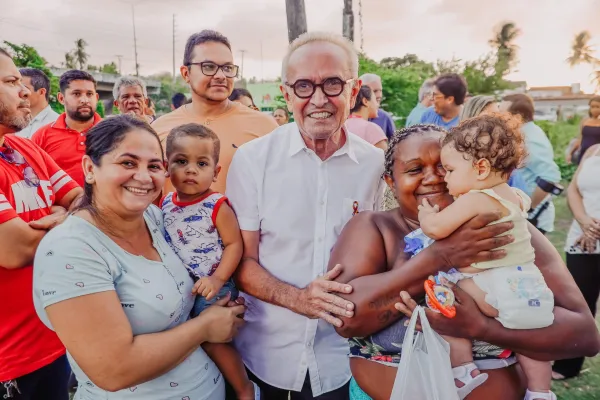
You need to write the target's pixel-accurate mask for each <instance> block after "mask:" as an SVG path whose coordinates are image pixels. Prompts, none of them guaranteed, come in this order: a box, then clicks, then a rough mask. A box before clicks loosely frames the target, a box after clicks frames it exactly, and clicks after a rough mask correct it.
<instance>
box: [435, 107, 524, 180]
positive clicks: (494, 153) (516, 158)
mask: <svg viewBox="0 0 600 400" xmlns="http://www.w3.org/2000/svg"><path fill="white" fill-rule="evenodd" d="M521 125H522V119H521V118H520V117H519V116H517V115H510V114H508V113H494V114H488V115H480V116H477V117H474V118H469V119H467V120H465V121H463V122H461V123H460V124H459V125H458V126H456V127H454V128H452V129H451V130H450V132H449V133H448V135H446V136H445V137H444V139H443V140H442V147H444V146H446V145H450V144H451V145H452V146H454V148H455V149H456V150H457V151H458V152H460V153H463V155H464V157H465V159H466V160H472V161H473V163H476V162H477V161H478V160H481V159H482V158H484V159H486V160H488V161H489V162H490V165H491V167H492V171H496V172H501V173H502V176H504V177H506V178H508V177H509V176H510V174H511V172H512V171H513V170H514V169H516V168H519V167H520V166H521V163H522V161H523V159H524V158H525V156H526V152H525V140H524V138H523V134H522V133H521Z"/></svg>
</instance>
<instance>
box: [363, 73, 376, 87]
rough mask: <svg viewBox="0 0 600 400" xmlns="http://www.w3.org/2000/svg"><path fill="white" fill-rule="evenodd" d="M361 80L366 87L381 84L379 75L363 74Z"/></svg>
mask: <svg viewBox="0 0 600 400" xmlns="http://www.w3.org/2000/svg"><path fill="white" fill-rule="evenodd" d="M360 80H361V81H362V83H363V84H365V85H368V84H369V83H371V82H379V83H381V77H380V76H379V75H377V74H372V73H367V74H362V75H361V76H360Z"/></svg>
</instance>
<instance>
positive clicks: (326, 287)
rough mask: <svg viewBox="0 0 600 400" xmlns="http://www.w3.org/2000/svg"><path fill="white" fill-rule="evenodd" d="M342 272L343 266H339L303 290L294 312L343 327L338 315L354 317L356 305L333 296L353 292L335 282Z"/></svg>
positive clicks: (294, 306)
mask: <svg viewBox="0 0 600 400" xmlns="http://www.w3.org/2000/svg"><path fill="white" fill-rule="evenodd" d="M341 272H342V266H341V265H339V264H338V265H336V266H335V267H334V268H333V269H332V270H331V271H329V272H327V273H326V274H325V275H323V276H320V277H318V278H317V279H315V280H314V281H312V282H311V283H310V284H309V285H308V286H307V287H305V288H304V289H301V290H300V295H299V298H298V299H297V301H296V302H295V303H296V304H294V305H293V309H292V311H294V312H295V313H297V314H301V315H304V316H306V317H308V318H313V319H315V318H321V319H323V320H325V321H327V322H329V323H330V324H332V325H335V326H337V327H341V326H342V320H340V319H339V318H337V317H336V315H339V316H344V317H352V316H353V315H354V304H352V302H350V301H348V300H344V299H343V298H341V297H339V296H336V295H335V294H333V293H335V292H337V293H350V292H352V286H350V285H346V284H342V283H339V282H334V281H333V279H335V278H337V277H338V276H339V275H340V273H341Z"/></svg>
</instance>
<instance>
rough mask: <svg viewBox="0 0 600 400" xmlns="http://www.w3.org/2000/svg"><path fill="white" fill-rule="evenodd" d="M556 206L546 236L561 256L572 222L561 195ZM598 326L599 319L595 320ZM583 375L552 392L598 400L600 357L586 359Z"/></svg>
mask: <svg viewBox="0 0 600 400" xmlns="http://www.w3.org/2000/svg"><path fill="white" fill-rule="evenodd" d="M554 204H555V206H556V226H555V229H556V231H555V232H552V233H551V234H549V235H548V237H549V239H550V241H552V243H553V244H554V246H555V247H556V248H557V249H558V251H559V252H560V253H561V254H563V257H564V251H563V247H564V244H565V238H566V236H567V232H568V230H569V227H570V225H571V221H572V220H573V219H572V218H573V217H572V216H571V212H570V211H569V208H568V207H567V199H566V197H565V196H564V195H563V196H561V197H560V198H558V199H556V200H555V202H554ZM596 323H597V324H598V325H599V326H600V318H596ZM583 368H584V369H583V373H582V374H581V375H580V376H579V377H577V378H573V379H569V380H566V381H560V382H554V384H553V385H552V390H553V391H554V393H556V395H557V396H558V398H559V399H561V400H598V399H600V356H597V357H594V358H590V359H587V360H586V362H585V365H584V366H583Z"/></svg>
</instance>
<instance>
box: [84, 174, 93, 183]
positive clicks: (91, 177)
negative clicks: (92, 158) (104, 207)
mask: <svg viewBox="0 0 600 400" xmlns="http://www.w3.org/2000/svg"><path fill="white" fill-rule="evenodd" d="M85 181H86V183H94V176H93V175H92V174H88V175H87V176H86V177H85Z"/></svg>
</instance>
